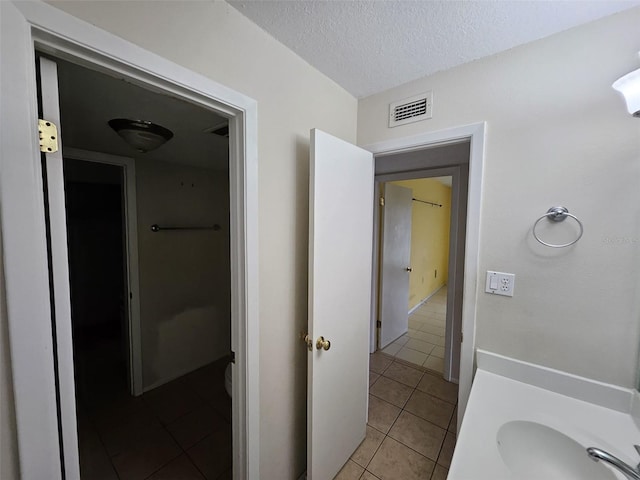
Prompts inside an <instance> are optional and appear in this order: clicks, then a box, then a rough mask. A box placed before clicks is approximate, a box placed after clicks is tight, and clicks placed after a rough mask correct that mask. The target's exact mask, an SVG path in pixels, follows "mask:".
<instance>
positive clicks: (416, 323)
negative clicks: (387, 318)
mask: <svg viewBox="0 0 640 480" xmlns="http://www.w3.org/2000/svg"><path fill="white" fill-rule="evenodd" d="M423 325H424V322H422V321H420V320H419V319H417V318H416V317H413V318H410V319H409V328H412V329H414V330H420V328H422V326H423Z"/></svg>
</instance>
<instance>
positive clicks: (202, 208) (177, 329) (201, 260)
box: [136, 158, 231, 389]
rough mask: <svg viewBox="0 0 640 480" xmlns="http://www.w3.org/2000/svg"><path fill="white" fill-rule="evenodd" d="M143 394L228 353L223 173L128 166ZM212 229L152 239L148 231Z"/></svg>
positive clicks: (141, 163) (139, 163)
mask: <svg viewBox="0 0 640 480" xmlns="http://www.w3.org/2000/svg"><path fill="white" fill-rule="evenodd" d="M136 190H137V194H136V202H137V207H138V255H139V262H138V263H139V269H140V324H141V333H142V361H143V383H144V388H145V389H148V388H150V387H154V386H158V385H161V384H163V383H166V382H168V381H170V380H172V379H174V378H177V377H179V376H180V375H183V374H185V373H187V372H190V371H193V370H195V369H196V368H199V367H201V366H203V365H205V364H207V363H209V362H212V361H214V360H216V359H218V358H220V357H222V356H224V355H227V354H229V352H230V351H231V290H230V289H231V278H230V270H229V269H230V265H229V180H228V176H227V173H226V172H217V171H214V170H208V169H204V168H196V167H188V166H184V165H177V164H174V163H166V162H158V161H153V160H144V159H141V158H138V159H136ZM153 224H158V225H166V226H171V225H174V226H190V225H192V226H204V225H214V224H219V225H220V226H221V227H222V228H221V230H219V231H214V230H184V231H161V232H156V233H154V232H152V231H151V229H150V225H153Z"/></svg>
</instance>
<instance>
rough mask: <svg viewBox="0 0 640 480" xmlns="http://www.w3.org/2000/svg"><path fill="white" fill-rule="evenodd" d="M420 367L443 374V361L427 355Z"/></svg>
mask: <svg viewBox="0 0 640 480" xmlns="http://www.w3.org/2000/svg"><path fill="white" fill-rule="evenodd" d="M422 366H423V367H425V368H428V369H429V370H433V371H434V372H444V359H443V358H438V357H434V356H433V355H429V356H428V357H427V359H426V360H425V361H424V363H423V364H422Z"/></svg>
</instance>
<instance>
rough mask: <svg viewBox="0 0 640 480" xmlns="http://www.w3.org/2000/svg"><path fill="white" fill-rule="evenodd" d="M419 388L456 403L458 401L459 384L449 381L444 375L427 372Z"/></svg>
mask: <svg viewBox="0 0 640 480" xmlns="http://www.w3.org/2000/svg"><path fill="white" fill-rule="evenodd" d="M417 389H418V390H420V391H421V392H424V393H428V394H429V395H433V396H434V397H438V398H439V399H440V400H444V401H446V402H449V403H452V404H454V405H455V404H456V403H458V385H456V384H455V383H451V382H447V381H446V380H445V379H444V378H442V377H438V376H436V375H431V374H429V373H425V374H424V375H423V376H422V379H421V380H420V383H418V386H417Z"/></svg>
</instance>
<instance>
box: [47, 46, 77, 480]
mask: <svg viewBox="0 0 640 480" xmlns="http://www.w3.org/2000/svg"><path fill="white" fill-rule="evenodd" d="M37 62H38V71H39V74H40V75H39V87H40V114H41V115H40V117H41V118H42V119H44V120H46V121H47V122H48V123H52V124H54V125H57V127H58V128H60V106H59V102H58V70H57V66H56V64H55V62H53V61H51V60H48V59H46V58H39V59H38V60H37ZM42 128H44V127H42ZM43 131H44V130H41V132H43ZM60 133H61V132H60V131H58V132H57V134H55V133H41V134H40V136H41V138H42V137H49V139H52V138H51V137H54V136H55V137H57V147H51V151H46V150H45V153H43V161H42V171H43V177H44V178H43V186H44V203H45V217H46V224H47V240H48V243H49V271H50V272H51V273H50V279H49V281H50V286H51V289H52V296H51V299H52V310H53V315H52V318H53V322H54V328H53V332H54V339H53V340H54V342H55V344H54V350H55V357H54V358H56V360H57V362H56V363H57V367H58V369H57V383H58V404H59V417H60V427H59V428H60V433H61V439H60V441H61V446H62V451H63V465H64V478H65V479H67V480H79V479H80V464H79V460H78V434H77V427H76V403H75V402H76V396H75V385H74V378H73V345H72V325H71V293H70V288H69V260H68V254H67V229H66V226H67V217H66V212H65V197H64V174H63V163H62V141H61V139H60V137H61V135H60ZM52 140H53V139H52Z"/></svg>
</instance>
